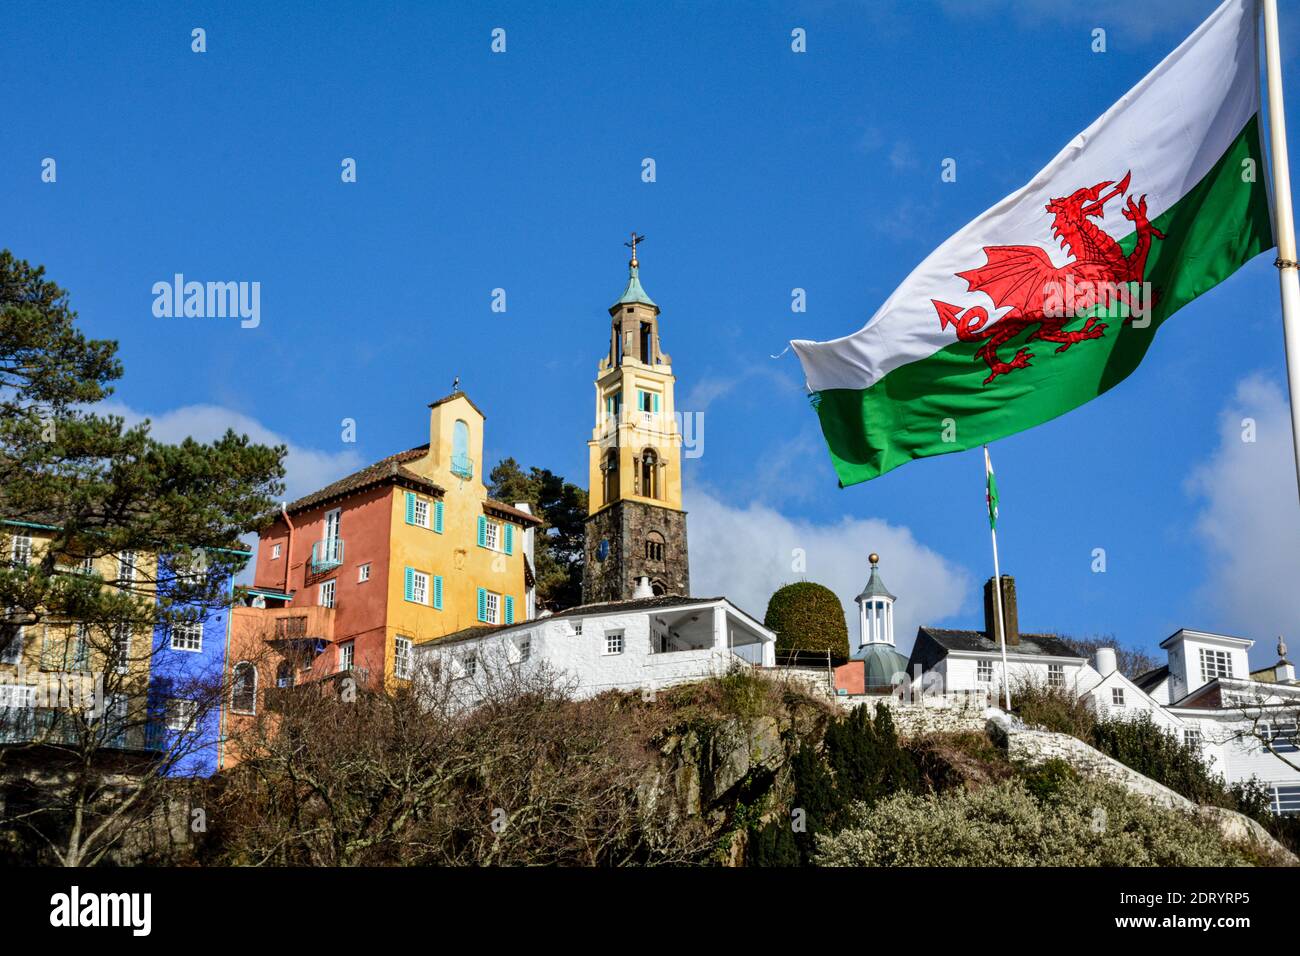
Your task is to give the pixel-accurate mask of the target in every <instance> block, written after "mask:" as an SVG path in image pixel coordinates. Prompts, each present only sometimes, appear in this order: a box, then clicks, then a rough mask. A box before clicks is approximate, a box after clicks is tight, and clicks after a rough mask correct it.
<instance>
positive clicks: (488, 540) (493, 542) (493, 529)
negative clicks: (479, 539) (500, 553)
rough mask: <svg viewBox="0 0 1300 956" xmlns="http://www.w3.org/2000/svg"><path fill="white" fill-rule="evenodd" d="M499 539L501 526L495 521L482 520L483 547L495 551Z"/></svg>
mask: <svg viewBox="0 0 1300 956" xmlns="http://www.w3.org/2000/svg"><path fill="white" fill-rule="evenodd" d="M500 540H501V526H500V525H499V524H497V523H496V522H495V521H484V522H483V547H485V548H487V549H488V550H489V551H496V550H497V547H498V543H499V542H500Z"/></svg>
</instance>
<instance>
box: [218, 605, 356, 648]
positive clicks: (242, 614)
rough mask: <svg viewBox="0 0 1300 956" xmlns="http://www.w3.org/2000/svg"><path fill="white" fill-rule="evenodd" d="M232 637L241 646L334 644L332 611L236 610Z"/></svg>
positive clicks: (315, 608) (314, 608) (311, 607)
mask: <svg viewBox="0 0 1300 956" xmlns="http://www.w3.org/2000/svg"><path fill="white" fill-rule="evenodd" d="M231 625H232V633H234V634H235V635H236V637H237V638H238V639H239V640H240V641H241V644H242V643H245V642H252V643H254V644H256V643H261V642H263V641H269V642H272V643H275V644H276V645H277V646H299V645H304V646H305V645H314V644H315V642H317V641H321V642H324V643H327V644H328V643H329V642H331V641H333V640H334V608H332V607H321V606H319V605H308V606H305V607H294V606H292V605H290V606H288V607H263V608H256V607H237V608H233V609H232V612H231Z"/></svg>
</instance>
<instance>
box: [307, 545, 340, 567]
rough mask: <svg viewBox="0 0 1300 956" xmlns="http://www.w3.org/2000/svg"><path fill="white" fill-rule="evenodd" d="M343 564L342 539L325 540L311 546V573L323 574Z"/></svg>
mask: <svg viewBox="0 0 1300 956" xmlns="http://www.w3.org/2000/svg"><path fill="white" fill-rule="evenodd" d="M342 563H343V539H342V538H326V539H325V540H324V541H317V542H316V543H315V544H313V545H312V546H311V573H312V574H324V573H325V572H326V571H333V570H334V569H335V568H337V567H338V566H339V565H341V564H342Z"/></svg>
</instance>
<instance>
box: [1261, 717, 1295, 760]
mask: <svg viewBox="0 0 1300 956" xmlns="http://www.w3.org/2000/svg"><path fill="white" fill-rule="evenodd" d="M1260 732H1261V734H1262V735H1263V737H1264V739H1265V740H1267V741H1269V742H1270V743H1271V744H1272V749H1273V750H1274V751H1275V752H1277V753H1280V754H1286V753H1295V752H1296V749H1297V747H1296V722H1295V721H1294V720H1291V721H1281V722H1278V723H1276V724H1271V725H1270V724H1261V725H1260Z"/></svg>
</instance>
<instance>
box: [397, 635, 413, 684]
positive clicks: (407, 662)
mask: <svg viewBox="0 0 1300 956" xmlns="http://www.w3.org/2000/svg"><path fill="white" fill-rule="evenodd" d="M393 675H394V676H395V677H397V678H399V679H401V680H410V679H411V639H410V638H409V637H399V638H397V641H396V645H395V646H394V648H393Z"/></svg>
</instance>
